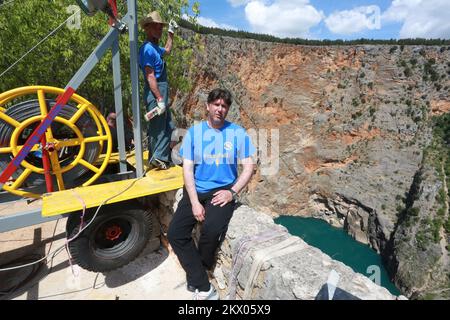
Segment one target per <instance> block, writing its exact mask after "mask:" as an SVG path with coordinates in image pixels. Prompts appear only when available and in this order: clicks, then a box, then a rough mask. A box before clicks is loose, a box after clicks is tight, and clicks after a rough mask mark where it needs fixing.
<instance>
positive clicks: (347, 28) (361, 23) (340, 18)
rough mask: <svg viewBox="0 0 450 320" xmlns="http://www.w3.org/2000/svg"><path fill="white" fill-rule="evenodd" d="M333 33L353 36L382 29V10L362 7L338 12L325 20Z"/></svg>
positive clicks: (376, 7) (373, 7)
mask: <svg viewBox="0 0 450 320" xmlns="http://www.w3.org/2000/svg"><path fill="white" fill-rule="evenodd" d="M325 24H326V26H327V27H328V29H330V31H331V32H333V33H337V34H345V35H348V34H352V33H357V32H361V31H363V30H366V29H369V30H373V29H380V27H381V26H380V8H379V7H378V6H362V7H357V8H354V9H352V10H343V11H336V12H333V13H332V14H330V15H329V16H328V17H327V18H326V19H325Z"/></svg>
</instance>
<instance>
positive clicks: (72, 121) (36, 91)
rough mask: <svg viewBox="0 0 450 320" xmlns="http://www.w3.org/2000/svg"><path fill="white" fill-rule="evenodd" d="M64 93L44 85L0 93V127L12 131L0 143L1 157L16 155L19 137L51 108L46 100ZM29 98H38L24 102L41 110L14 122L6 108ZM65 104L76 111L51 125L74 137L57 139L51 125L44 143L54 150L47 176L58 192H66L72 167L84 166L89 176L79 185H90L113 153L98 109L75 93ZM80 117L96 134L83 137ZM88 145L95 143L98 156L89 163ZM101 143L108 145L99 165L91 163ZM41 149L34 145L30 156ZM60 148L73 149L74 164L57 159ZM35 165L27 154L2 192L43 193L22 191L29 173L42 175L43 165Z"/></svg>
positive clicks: (18, 149)
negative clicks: (36, 103) (34, 103)
mask: <svg viewBox="0 0 450 320" xmlns="http://www.w3.org/2000/svg"><path fill="white" fill-rule="evenodd" d="M63 93H64V90H63V89H60V88H54V87H47V86H30V87H22V88H17V89H14V90H10V91H7V92H4V93H2V94H0V124H1V125H2V126H3V127H5V126H9V131H11V130H12V131H13V132H12V134H11V135H10V136H9V137H7V139H3V140H4V141H1V142H0V143H1V145H0V155H1V156H3V155H8V154H9V156H8V157H14V156H16V155H17V153H18V152H19V151H20V149H21V148H22V147H23V141H21V136H23V135H25V136H26V134H25V132H26V131H30V130H31V128H33V127H35V126H37V125H38V124H39V123H40V122H41V121H42V120H43V119H44V118H45V117H46V115H47V113H48V111H49V110H50V105H51V104H49V101H54V100H52V99H53V98H54V99H56V97H55V96H57V95H61V94H63ZM28 96H32V97H34V99H35V98H36V97H37V100H36V99H35V100H27V101H28V102H30V103H32V102H34V101H37V102H38V105H39V109H40V114H39V115H34V116H32V117H30V118H28V119H26V120H22V121H17V120H16V118H14V117H13V116H10V115H8V109H10V108H13V107H14V106H17V105H18V104H17V103H16V104H14V103H15V101H18V100H19V101H21V103H23V101H24V100H26V99H25V97H28ZM25 103H26V102H25ZM19 104H20V103H19ZM67 105H68V106H72V108H74V107H75V106H76V112H74V114H73V115H72V116H71V117H70V118H69V119H65V118H63V117H60V116H58V117H56V119H55V121H54V122H53V123H58V124H59V125H61V126H62V127H66V128H67V131H70V132H71V133H72V134H71V136H73V138H71V139H60V138H58V137H57V135H55V133H54V132H53V130H52V128H53V127H54V126H53V123H52V126H50V127H49V128H48V129H47V130H46V132H45V138H46V141H47V145H46V147H49V148H48V150H50V147H54V150H53V151H49V152H48V155H49V158H50V164H51V172H50V175H51V176H52V178H53V177H54V179H55V180H56V182H55V184H56V186H57V189H58V190H64V189H66V185H67V184H68V183H69V184H70V181H69V182H68V181H64V174H65V173H67V172H69V171H71V170H73V169H74V168H81V167H83V168H84V170H85V171H86V172H91V174H92V176H91V177H90V178H89V179H88V180H87V181H85V182H84V183H82V186H87V185H90V184H92V183H93V182H94V181H95V180H96V179H97V178H98V177H99V176H100V175H101V174H102V173H103V171H104V170H105V169H106V167H107V165H108V161H109V158H110V156H111V152H112V137H111V132H110V130H109V127H108V124H107V122H106V120H105V119H104V117H103V116H102V115H101V113H100V112H99V111H98V110H97V108H95V107H94V106H93V105H92V104H91V103H90V102H89V101H88V100H86V99H84V98H83V97H81V96H79V95H77V94H74V95H73V96H72V97H71V99H70V100H69V102H68V103H67ZM82 117H84V118H89V119H90V121H91V122H92V123H93V125H94V127H95V128H96V129H95V130H96V135H94V136H87V137H86V136H84V135H83V132H84V129H83V132H82V130H81V129H80V128H78V127H77V125H76V124H77V122H78V121H79V120H80V119H81V118H82ZM31 131H32V130H31ZM90 143H98V146H99V148H98V152H97V154H95V155H94V159H92V160H93V161H91V159H89V161H86V159H85V151H86V147H87V144H90ZM104 143H106V144H107V148H106V154H105V155H104V157H103V160H102V162H101V163H100V164H99V165H94V164H92V163H93V162H96V161H97V159H98V158H99V156H100V154H101V152H102V150H103V145H104ZM42 148H43V146H42V145H41V144H40V143H39V144H36V145H35V146H33V148H32V150H31V152H30V153H31V154H32V153H33V152H34V153H38V151H39V150H41V149H42ZM63 148H66V149H72V152H73V153H74V155H73V161H70V160H67V157H66V158H64V157H62V158H61V157H60V155H61V152H62V151H63ZM75 153H76V155H75ZM30 162H31V163H30ZM38 162H39V160H38V159H36V158H33V156H32V155H31V156H30V154H29V155H28V156H27V157H26V158H25V160H24V161H22V163H21V165H20V168H21V171H22V172H21V173H20V172H18V173H17V174H16V175H15V176H13V177H12V179H10V181H8V182H7V183H6V184H4V185H3V189H5V190H7V191H9V192H11V193H14V194H17V195H19V196H22V197H31V198H39V197H41V195H42V193H44V192H41V193H35V192H30V191H27V190H26V188H25V187H26V186H27V179H29V177H30V176H31V175H32V174H33V175H34V174H42V175H43V174H44V173H45V172H44V169H43V165H42V166H38V165H37V164H38ZM67 162H69V163H67ZM78 170H79V169H78ZM23 186H24V187H23Z"/></svg>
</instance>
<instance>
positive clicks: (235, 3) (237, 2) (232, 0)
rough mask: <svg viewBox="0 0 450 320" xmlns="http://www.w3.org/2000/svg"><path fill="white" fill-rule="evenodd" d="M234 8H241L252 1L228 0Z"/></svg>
mask: <svg viewBox="0 0 450 320" xmlns="http://www.w3.org/2000/svg"><path fill="white" fill-rule="evenodd" d="M227 1H228V3H229V4H231V6H232V7H239V6H242V5H244V4H247V3H249V2H250V1H251V0H227Z"/></svg>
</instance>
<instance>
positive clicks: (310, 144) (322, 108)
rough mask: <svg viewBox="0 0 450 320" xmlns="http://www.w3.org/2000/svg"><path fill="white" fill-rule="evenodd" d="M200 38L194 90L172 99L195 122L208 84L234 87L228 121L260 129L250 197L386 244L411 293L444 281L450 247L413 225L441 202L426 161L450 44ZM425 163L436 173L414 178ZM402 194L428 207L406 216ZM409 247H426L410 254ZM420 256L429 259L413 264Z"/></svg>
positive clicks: (268, 208) (449, 69)
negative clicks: (426, 238)
mask: <svg viewBox="0 0 450 320" xmlns="http://www.w3.org/2000/svg"><path fill="white" fill-rule="evenodd" d="M201 43H202V47H203V50H199V51H198V52H197V53H196V55H197V56H196V61H195V65H196V67H195V68H194V72H193V74H192V75H191V78H192V81H193V88H192V90H191V91H190V93H189V94H187V95H177V96H175V97H174V99H173V101H174V103H173V105H172V107H173V108H174V110H175V112H176V113H177V114H178V115H179V118H182V117H181V115H183V117H185V119H186V123H184V125H190V124H192V122H193V121H194V120H195V119H200V118H202V116H203V115H204V111H205V107H204V102H205V101H206V96H207V94H208V92H209V91H210V90H211V89H212V88H214V87H216V86H221V87H225V88H228V89H229V90H230V91H231V92H232V93H233V95H234V97H235V102H234V103H233V106H232V109H231V111H230V113H229V116H228V119H229V120H231V121H235V122H237V123H240V124H242V125H243V126H244V127H246V128H249V129H254V131H253V133H254V141H255V142H257V143H258V144H259V145H260V150H259V152H260V154H259V156H260V157H259V164H260V165H259V169H258V172H257V174H256V176H255V177H254V179H253V181H252V183H251V184H250V186H249V192H248V193H247V194H246V196H245V202H246V203H247V204H248V205H249V206H251V207H253V208H255V209H257V210H260V211H264V212H267V213H273V212H278V213H280V214H287V215H302V216H313V217H317V218H321V219H325V220H327V221H328V222H329V223H331V224H333V225H336V226H341V227H343V228H345V230H346V231H347V232H348V233H349V234H351V235H352V236H353V237H354V238H355V239H356V240H358V241H361V242H364V243H368V244H370V245H371V246H372V247H373V248H375V249H376V250H378V251H379V252H381V254H382V255H383V256H384V257H385V259H386V261H389V263H390V269H391V272H392V275H395V279H396V282H397V284H398V285H399V286H400V287H401V288H402V289H403V291H404V292H405V293H407V294H409V295H412V294H413V293H414V292H416V293H417V292H421V293H426V292H428V290H431V288H432V287H435V284H436V283H440V284H443V283H444V285H445V286H447V287H449V272H448V270H449V263H448V259H444V258H439V257H442V256H445V257H446V256H447V249H446V248H445V245H444V246H442V245H438V247H439V248H438V247H436V248H437V249H436V250H434V249H430V248H431V242H430V245H429V247H430V248H429V249H426V250H421V249H417V248H419V246H420V244H419V242H420V241H418V240H417V239H416V238H417V237H416V234H417V232H416V230H418V229H420V228H421V227H420V224H421V223H422V224H424V223H426V222H427V220H426V217H431V219H432V217H433V216H434V215H435V212H436V210H438V209H437V208H438V205H437V204H435V202H436V201H437V200H436V199H435V197H434V196H433V194H432V192H431V191H430V190H429V189H430V188H431V189H433V188H434V189H436V190H437V189H439V188H440V187H439V179H434V180H433V178H431V177H432V176H433V172H434V171H436V170H435V168H434V167H433V166H428V167H426V168H425V167H424V161H423V151H424V149H425V148H427V147H428V146H429V145H430V143H431V141H432V137H433V132H432V128H431V118H432V116H434V115H440V114H443V113H447V112H449V111H450V98H449V94H448V92H449V91H448V89H449V84H450V81H449V77H450V64H449V61H450V48H447V47H422V46H404V47H403V46H402V47H396V46H373V45H370V46H369V45H367V46H355V47H348V46H329V47H313V46H296V45H288V44H273V43H264V42H258V41H255V40H242V39H233V38H228V37H218V36H211V35H207V36H202V38H201ZM264 130H266V131H264ZM264 134H266V136H267V137H268V138H267V139H265V138H264ZM277 137H279V139H277ZM264 142H267V146H266V147H263V148H261V145H263V144H264ZM266 150H268V151H267V152H266ZM420 170H425V171H423V172H427V174H426V175H427V177H429V178H427V179H424V180H422V181H421V182H420V186H418V187H416V188H412V186H413V182H414V178H415V177H416V176H417V175H418V174H419V171H420ZM435 175H436V174H435ZM444 180H445V179H444ZM425 189H426V190H428V191H427V192H428V193H429V195H428V196H427V195H426V192H425V191H424V190H425ZM434 189H433V190H434ZM411 192H417V195H412V194H411ZM424 197H425V198H424ZM407 198H411V199H412V198H414V199H416V200H414V201H419V203H420V205H415V204H411V208H412V207H415V208H418V209H417V210H419V212H420V213H419V215H420V217H423V219H416V220H412V222H409V224H408V227H407V226H405V225H403V223H405V221H406V220H405V219H399V216H401V212H402V210H405V201H406V200H405V199H407ZM445 202H446V203H448V197H445ZM446 208H448V206H447V207H446ZM424 219H425V220H424ZM445 219H448V209H447V212H445V216H443V220H445ZM408 221H409V220H408ZM422 221H425V222H422ZM428 222H429V221H428ZM411 228H412V229H411ZM440 233H441V235H442V237H441V239H442V238H444V239H445V240H444V241H445V242H446V241H447V239H446V237H447V236H448V235H446V234H445V232H444V229H443V228H441V230H440ZM403 235H405V237H409V238H408V239H409V241H406V240H405V239H404V237H403ZM419 238H420V237H419ZM439 241H440V240H439ZM439 241H438V242H439ZM406 245H408V246H410V247H411V248H414V250H416V249H417V250H421V252H420V253H419V252H418V253H417V254H416V255H412V256H411V255H409V254H404V253H406V252H409V251H408V250H405V249H404V246H406ZM433 247H435V242H433ZM438 249H439V250H438ZM429 250H431V251H429ZM430 252H433V253H432V254H431V253H430ZM402 253H403V254H402ZM428 253H430V254H431V255H429V254H428ZM423 255H426V256H427V257H428V258H427V259H428V260H430V262H429V263H428V262H427V266H428V267H425V266H424V267H423V268H419V269H420V270H418V268H417V265H422V263H423ZM411 260H413V262H411ZM428 260H427V261H428ZM433 268H437V269H439V270H440V271H439V272H440V274H441V275H442V276H441V277H437V278H439V279H437V278H436V277H433V276H431V274H432V273H433V272H434V271H431V270H434V269H433ZM410 275H413V276H411V277H410ZM435 278H436V279H435ZM433 283H434V284H433ZM419 287H420V288H419ZM444 291H445V290H444ZM447 292H448V291H447Z"/></svg>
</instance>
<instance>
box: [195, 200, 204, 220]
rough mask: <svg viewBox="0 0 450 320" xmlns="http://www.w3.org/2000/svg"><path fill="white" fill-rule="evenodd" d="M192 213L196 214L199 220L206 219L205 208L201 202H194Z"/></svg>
mask: <svg viewBox="0 0 450 320" xmlns="http://www.w3.org/2000/svg"><path fill="white" fill-rule="evenodd" d="M192 214H193V215H194V218H195V220H197V221H199V222H202V221H203V220H205V208H204V207H203V206H202V204H201V203H200V202H197V203H194V204H193V205H192Z"/></svg>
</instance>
